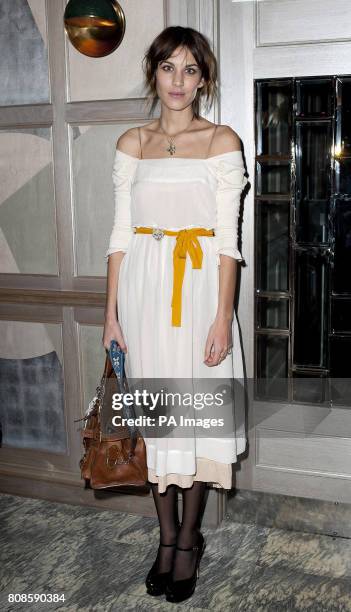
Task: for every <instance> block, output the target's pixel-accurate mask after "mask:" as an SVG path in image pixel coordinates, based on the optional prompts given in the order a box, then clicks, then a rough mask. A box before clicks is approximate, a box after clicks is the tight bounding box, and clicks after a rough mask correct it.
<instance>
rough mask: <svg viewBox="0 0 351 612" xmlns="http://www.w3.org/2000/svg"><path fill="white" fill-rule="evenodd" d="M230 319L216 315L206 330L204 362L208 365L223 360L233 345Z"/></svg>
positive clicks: (214, 364)
mask: <svg viewBox="0 0 351 612" xmlns="http://www.w3.org/2000/svg"><path fill="white" fill-rule="evenodd" d="M232 321H233V319H228V318H226V317H219V316H217V317H216V318H215V320H214V322H213V323H212V325H211V327H210V331H209V332H208V336H207V341H206V347H205V358H204V363H205V364H206V365H208V366H210V367H212V366H216V365H218V364H219V363H221V362H222V361H223V359H225V358H226V356H227V355H228V352H231V349H232V347H233V338H232Z"/></svg>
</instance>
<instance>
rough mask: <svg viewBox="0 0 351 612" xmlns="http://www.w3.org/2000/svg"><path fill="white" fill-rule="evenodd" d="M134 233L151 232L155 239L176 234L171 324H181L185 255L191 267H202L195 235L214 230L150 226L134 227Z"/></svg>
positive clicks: (203, 234)
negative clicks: (188, 258)
mask: <svg viewBox="0 0 351 612" xmlns="http://www.w3.org/2000/svg"><path fill="white" fill-rule="evenodd" d="M134 233H136V234H152V235H153V237H154V238H156V240H160V239H161V238H163V236H164V235H166V236H177V240H176V245H175V247H174V250H173V295H172V325H173V326H177V327H180V326H181V311H182V286H183V279H184V273H185V263H186V256H187V253H189V255H190V258H191V261H192V264H193V268H198V269H199V268H201V267H202V256H203V253H202V248H201V245H200V243H199V241H198V239H197V236H214V230H209V229H206V228H204V227H194V228H189V229H182V230H178V231H172V230H165V229H159V228H156V229H154V228H152V227H135V228H134Z"/></svg>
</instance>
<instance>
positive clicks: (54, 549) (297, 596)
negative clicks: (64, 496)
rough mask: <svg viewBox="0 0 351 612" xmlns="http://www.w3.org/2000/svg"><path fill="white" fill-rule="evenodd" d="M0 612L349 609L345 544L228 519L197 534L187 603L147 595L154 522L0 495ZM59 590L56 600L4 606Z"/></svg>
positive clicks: (349, 545) (350, 562)
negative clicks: (195, 575)
mask: <svg viewBox="0 0 351 612" xmlns="http://www.w3.org/2000/svg"><path fill="white" fill-rule="evenodd" d="M0 523H1V529H0V551H1V552H0V556H1V565H0V610H1V611H3V612H4V611H6V612H7V611H10V610H11V611H12V610H13V611H16V612H18V611H19V610H26V612H31V611H34V610H35V611H37V610H45V611H50V610H63V611H67V612H71V611H72V612H73V611H75V610H81V611H88V610H89V611H90V610H94V611H95V610H96V611H100V610H101V611H102V612H107V611H112V610H114V611H118V612H120V611H123V612H129V611H133V612H135V611H139V610H140V611H141V610H145V611H147V612H149V611H151V610H177V609H188V610H193V611H194V612H195V611H200V610H219V611H221V612H225V611H229V610H230V611H231V612H261V611H262V612H273V611H274V612H278V611H279V612H283V611H284V612H285V611H286V610H299V611H303V612H332V611H333V612H336V611H338V612H344V611H345V612H346V611H350V612H351V539H350V538H347V537H333V536H328V535H322V534H311V533H307V532H303V531H287V530H286V529H278V528H273V527H266V526H260V525H257V524H250V523H245V522H235V520H234V519H233V517H232V516H231V517H228V518H226V519H225V520H224V521H223V523H222V524H221V526H220V527H217V528H215V529H210V528H203V530H202V531H203V534H204V536H205V538H206V541H207V548H206V550H205V553H204V556H203V558H202V562H201V566H200V577H199V580H198V586H197V589H196V591H195V593H194V595H193V597H192V598H191V599H189V600H188V601H187V602H184V603H183V604H178V605H176V604H171V603H167V602H166V601H165V599H164V597H163V596H161V597H150V596H149V595H147V594H146V593H145V587H144V578H145V576H146V573H147V571H148V569H149V567H150V566H151V565H152V562H153V560H154V557H155V555H156V551H157V544H158V524H157V519H155V518H144V517H138V516H134V515H130V514H123V513H119V512H115V511H111V510H106V511H102V512H101V511H98V510H95V509H94V508H86V507H80V506H71V505H68V504H62V503H53V502H49V501H42V500H35V499H29V498H24V497H18V496H13V495H7V494H0ZM10 593H22V594H28V593H58V594H64V596H65V601H64V602H62V601H61V602H58V603H41V604H38V603H34V604H30V603H9V601H8V595H9V594H10Z"/></svg>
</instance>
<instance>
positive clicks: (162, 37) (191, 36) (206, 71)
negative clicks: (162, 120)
mask: <svg viewBox="0 0 351 612" xmlns="http://www.w3.org/2000/svg"><path fill="white" fill-rule="evenodd" d="M177 47H186V48H187V49H189V51H191V53H192V54H193V56H194V58H195V60H196V62H197V64H198V65H199V68H200V70H201V77H203V78H204V81H205V83H204V85H203V86H202V87H200V88H199V89H198V90H197V93H196V97H195V98H194V100H193V102H192V108H193V113H194V116H195V117H196V118H197V119H198V118H199V116H200V101H201V98H205V108H206V112H208V111H209V110H210V108H211V106H212V104H213V101H214V99H215V98H216V99H217V98H218V86H217V75H218V68H217V60H216V57H215V55H214V54H213V52H212V50H211V47H210V43H209V41H208V39H207V38H206V36H204V35H203V34H201V32H198V31H197V30H194V29H193V28H184V27H182V26H169V27H168V28H165V29H164V30H162V32H161V33H160V34H159V35H158V36H157V37H156V38H155V39H154V40H153V42H152V43H151V45H150V46H149V48H148V49H147V51H146V53H145V55H144V57H143V61H142V68H143V72H144V76H145V86H146V89H147V100H148V101H151V107H150V114H152V113H153V111H154V109H155V106H156V104H157V101H158V95H157V91H156V70H157V67H158V64H159V62H161V61H163V60H167V59H168V58H169V57H170V56H171V55H172V53H173V52H174V51H175V49H177Z"/></svg>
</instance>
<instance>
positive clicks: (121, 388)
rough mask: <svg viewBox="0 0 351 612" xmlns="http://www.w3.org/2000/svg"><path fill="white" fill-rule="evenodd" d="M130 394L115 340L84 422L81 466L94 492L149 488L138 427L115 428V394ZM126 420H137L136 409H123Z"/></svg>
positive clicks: (87, 484) (143, 444)
mask: <svg viewBox="0 0 351 612" xmlns="http://www.w3.org/2000/svg"><path fill="white" fill-rule="evenodd" d="M126 392H127V393H128V392H129V388H128V381H127V378H126V375H125V371H124V353H123V351H122V350H121V349H120V347H119V346H118V344H117V342H116V341H115V340H112V342H111V348H110V351H108V352H107V355H106V361H105V368H104V373H103V376H102V378H101V381H100V384H99V385H98V386H97V387H96V395H95V397H94V398H93V399H92V401H91V402H90V404H89V407H88V410H87V412H86V414H85V416H84V417H83V418H82V419H76V421H75V422H77V421H82V420H84V421H85V424H84V427H83V429H81V430H80V431H81V435H82V439H83V445H84V451H85V452H84V456H83V457H82V458H81V460H80V462H79V467H80V470H81V476H82V478H83V479H84V480H85V482H86V486H87V487H90V488H92V489H107V488H109V487H111V488H114V487H129V486H132V487H145V486H147V475H148V473H147V463H146V447H145V442H144V439H143V437H142V436H141V434H140V431H139V430H138V428H137V427H135V425H128V426H127V425H125V426H124V425H112V418H113V417H114V416H116V411H115V410H113V408H112V405H113V397H112V396H113V394H114V393H121V394H123V393H126ZM121 412H122V416H125V417H126V418H132V420H133V419H134V418H135V413H134V410H133V407H132V406H125V405H123V408H122V411H121Z"/></svg>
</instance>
